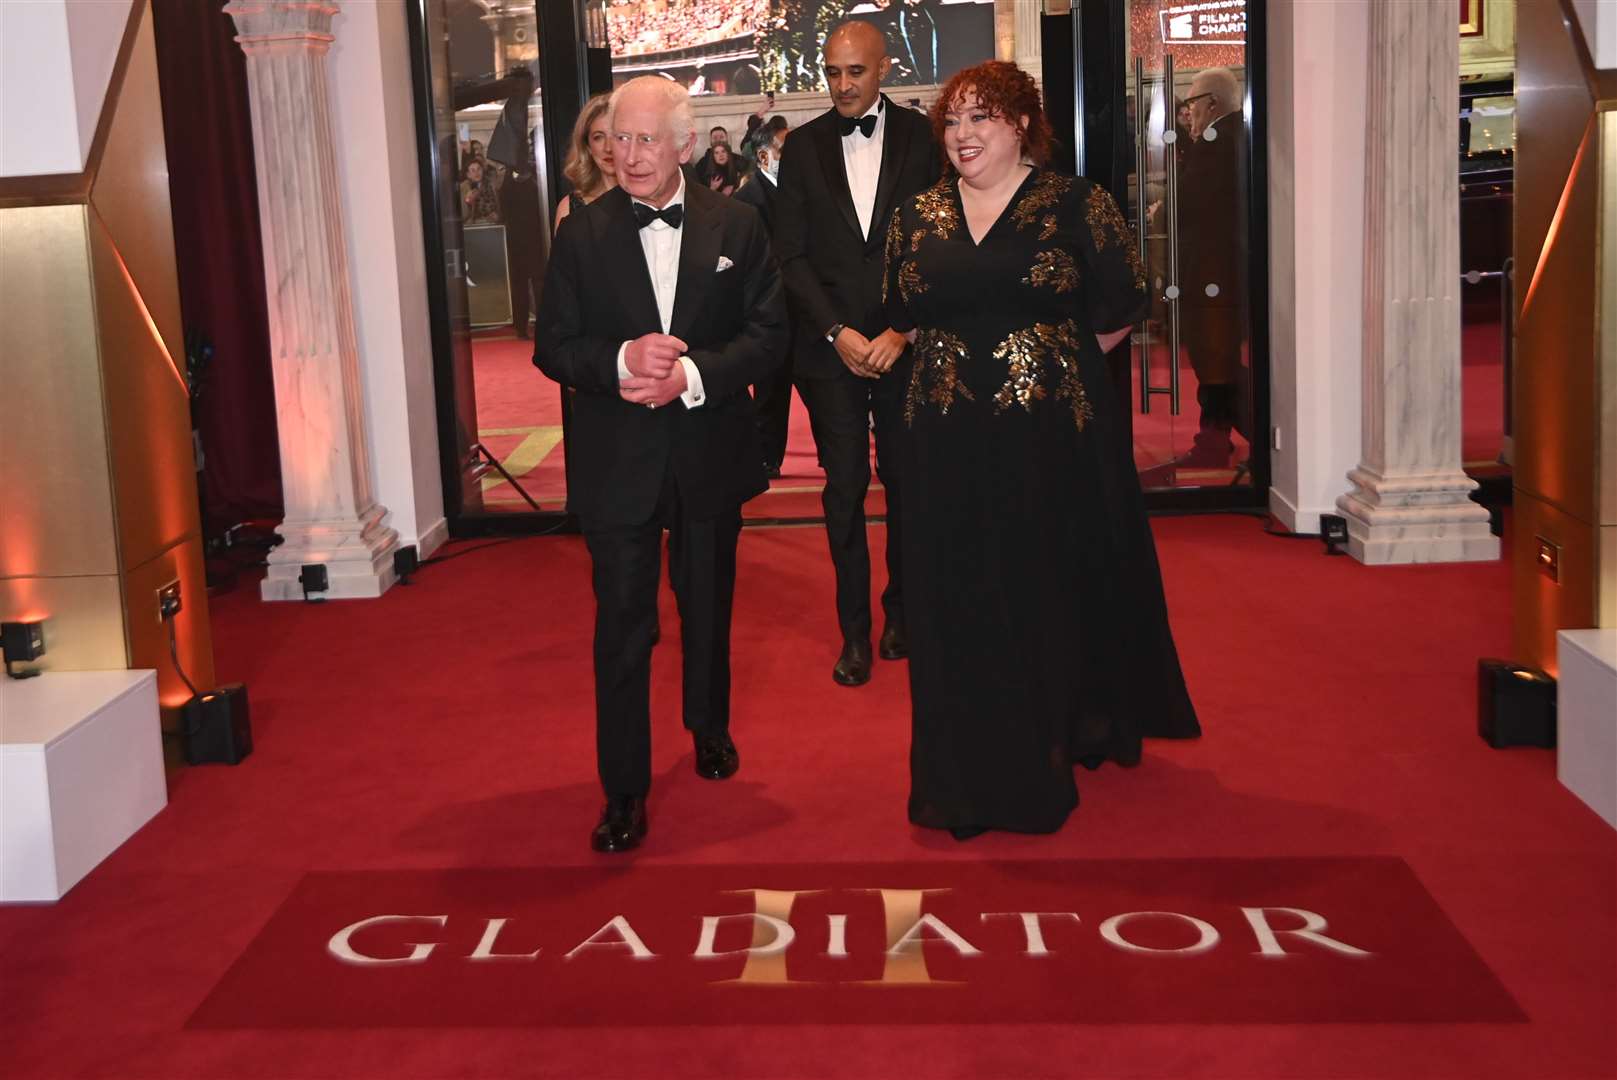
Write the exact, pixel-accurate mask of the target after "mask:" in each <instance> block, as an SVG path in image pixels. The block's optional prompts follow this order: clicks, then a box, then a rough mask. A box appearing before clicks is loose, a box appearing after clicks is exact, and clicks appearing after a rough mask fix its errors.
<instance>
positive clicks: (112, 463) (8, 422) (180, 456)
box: [0, 0, 215, 726]
mask: <svg viewBox="0 0 1617 1080" xmlns="http://www.w3.org/2000/svg"><path fill="white" fill-rule="evenodd" d="M160 109H161V105H160V98H159V96H158V85H157V68H156V53H155V50H154V47H153V41H152V30H151V14H150V5H148V4H146V3H144V2H141V0H137V3H136V4H135V6H134V8H133V11H132V13H131V21H130V25H129V28H128V29H127V30H126V32H125V35H124V41H123V43H122V45H121V47H120V51H119V59H118V65H117V69H116V70H115V72H114V74H113V77H112V81H111V84H110V86H109V89H108V92H107V98H106V103H105V105H104V106H103V109H102V115H101V119H100V122H99V124H98V126H97V133H96V141H95V146H94V148H93V149H92V152H91V165H90V168H89V169H88V170H86V172H85V173H84V174H83V175H82V176H80V177H77V178H71V179H72V180H73V182H72V183H65V182H64V181H63V178H61V177H41V178H12V179H8V180H6V181H4V183H3V184H0V374H3V376H4V379H5V384H4V385H5V393H4V394H0V430H4V432H5V439H4V440H3V441H0V500H3V501H0V513H3V514H4V516H5V529H4V535H3V537H0V545H3V546H0V614H4V615H5V616H7V617H25V618H26V617H40V616H43V617H44V618H45V620H46V630H45V633H46V649H47V651H46V653H45V655H44V656H43V657H41V658H40V660H39V665H40V666H41V667H42V668H45V669H53V668H54V669H56V670H73V669H95V668H124V667H138V668H155V669H156V670H157V671H158V683H159V698H160V700H161V701H162V702H163V704H164V705H165V707H166V708H167V709H168V710H172V708H173V707H174V706H176V705H178V704H179V703H181V702H183V701H184V700H185V698H186V696H187V695H188V691H187V690H185V688H184V684H183V683H182V681H181V680H180V678H179V675H178V674H177V673H176V672H175V671H174V667H173V664H172V663H171V661H170V659H169V649H168V631H167V628H166V627H165V626H164V625H163V623H162V621H161V620H160V619H159V618H158V615H157V591H158V589H160V588H161V587H162V586H164V585H166V584H168V583H169V582H171V581H174V580H178V581H179V582H180V584H181V594H182V597H183V601H182V604H183V606H182V610H181V612H180V614H179V615H178V616H177V617H176V619H175V622H174V628H175V636H176V641H177V643H178V651H179V654H180V658H181V661H182V663H183V664H184V665H185V668H186V671H187V673H188V674H189V675H190V676H191V678H192V681H193V682H194V683H195V684H196V685H197V686H198V687H211V686H213V685H214V680H215V674H214V667H213V646H212V640H211V635H210V629H209V622H208V596H207V583H206V581H205V580H204V570H203V559H202V539H201V527H200V523H199V520H198V519H199V511H198V507H197V493H196V472H195V462H194V459H193V456H192V449H191V422H190V409H189V400H188V393H187V390H186V386H185V379H184V374H183V369H182V367H181V366H179V365H181V364H183V354H182V351H181V350H182V349H183V340H182V329H181V322H180V306H179V287H178V281H177V277H176V272H175V261H174V237H173V232H172V223H171V215H170V206H169V192H168V166H167V161H166V158H165V154H164V145H163V125H162V115H161V111H160ZM168 719H169V720H170V721H172V719H173V718H172V716H171V717H169V718H168ZM170 726H172V724H171V723H170Z"/></svg>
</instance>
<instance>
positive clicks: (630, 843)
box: [590, 795, 646, 851]
mask: <svg viewBox="0 0 1617 1080" xmlns="http://www.w3.org/2000/svg"><path fill="white" fill-rule="evenodd" d="M645 836H646V800H645V798H644V797H642V796H639V795H608V796H607V798H606V806H605V807H603V808H602V809H601V823H600V824H599V825H597V826H595V831H594V832H592V833H590V847H592V848H594V849H595V850H596V851H628V850H630V849H631V848H637V847H639V846H640V841H641V840H643V839H645Z"/></svg>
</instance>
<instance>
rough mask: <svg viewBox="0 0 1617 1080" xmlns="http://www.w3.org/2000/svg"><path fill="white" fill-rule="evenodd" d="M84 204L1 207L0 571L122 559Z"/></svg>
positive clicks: (64, 571)
mask: <svg viewBox="0 0 1617 1080" xmlns="http://www.w3.org/2000/svg"><path fill="white" fill-rule="evenodd" d="M85 215H86V208H85V207H84V206H30V207H16V208H10V209H3V210H0V386H3V387H4V391H3V392H0V432H4V438H3V439H0V513H3V514H4V517H5V528H4V532H3V534H0V578H9V577H36V576H46V577H61V576H70V575H78V574H111V573H114V572H116V570H117V567H118V557H117V549H116V546H115V541H114V531H113V516H112V515H113V510H112V487H111V482H110V481H111V478H110V476H109V475H108V472H107V441H106V430H105V426H104V420H103V413H102V401H101V374H100V370H99V367H98V363H97V345H96V324H95V303H94V299H93V292H92V283H91V278H90V264H89V249H88V244H87V242H86V237H85Z"/></svg>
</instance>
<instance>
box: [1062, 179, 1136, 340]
mask: <svg viewBox="0 0 1617 1080" xmlns="http://www.w3.org/2000/svg"><path fill="white" fill-rule="evenodd" d="M1074 194H1075V195H1076V196H1077V198H1078V201H1079V206H1078V211H1079V214H1080V216H1081V217H1082V219H1083V220H1081V221H1080V222H1079V223H1078V254H1079V255H1080V256H1081V257H1082V258H1083V261H1084V285H1085V288H1084V299H1085V303H1086V304H1087V306H1088V309H1089V311H1088V315H1089V328H1090V329H1091V330H1093V331H1095V332H1096V333H1097V334H1105V333H1109V332H1111V331H1113V330H1121V329H1123V327H1125V326H1129V325H1131V324H1133V323H1136V322H1138V321H1139V320H1140V319H1142V318H1144V316H1145V313H1146V309H1147V307H1148V301H1147V297H1146V292H1145V267H1144V266H1143V265H1142V264H1141V263H1140V251H1139V247H1138V246H1137V244H1136V242H1135V239H1134V233H1133V232H1132V231H1131V230H1130V229H1129V227H1128V225H1127V223H1125V222H1124V220H1123V215H1122V214H1121V213H1120V212H1119V211H1118V209H1117V203H1116V202H1115V201H1113V199H1112V195H1111V192H1109V191H1107V190H1106V189H1105V188H1103V187H1100V186H1098V185H1094V184H1079V185H1077V190H1076V191H1075V192H1074Z"/></svg>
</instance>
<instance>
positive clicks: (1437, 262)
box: [1336, 3, 1499, 563]
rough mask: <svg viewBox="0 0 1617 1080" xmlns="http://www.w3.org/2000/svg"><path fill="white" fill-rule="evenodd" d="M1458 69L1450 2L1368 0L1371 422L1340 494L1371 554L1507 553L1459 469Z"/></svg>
mask: <svg viewBox="0 0 1617 1080" xmlns="http://www.w3.org/2000/svg"><path fill="white" fill-rule="evenodd" d="M1459 66H1460V59H1459V36H1458V34H1457V33H1456V32H1455V28H1454V12H1453V11H1452V10H1451V8H1450V6H1449V5H1445V4H1434V3H1416V4H1373V5H1371V9H1370V73H1369V75H1370V77H1369V85H1368V87H1367V90H1368V101H1367V106H1366V108H1367V113H1366V127H1365V133H1366V148H1365V149H1366V155H1365V156H1366V163H1365V166H1366V180H1365V249H1364V252H1365V277H1364V369H1363V373H1364V396H1363V420H1364V423H1363V429H1362V434H1361V451H1360V459H1359V466H1358V467H1357V468H1355V469H1353V470H1351V471H1350V472H1349V473H1348V479H1349V480H1351V481H1352V482H1353V485H1354V487H1353V490H1352V491H1350V492H1349V493H1348V494H1346V495H1344V496H1342V497H1341V498H1340V499H1338V500H1337V504H1336V505H1337V507H1338V508H1339V509H1340V510H1341V511H1342V513H1343V514H1344V515H1345V516H1346V518H1347V526H1348V550H1349V552H1350V553H1351V554H1352V555H1353V556H1354V557H1355V558H1357V559H1358V560H1359V561H1361V562H1365V563H1410V562H1462V561H1471V560H1481V559H1496V558H1498V557H1499V540H1498V538H1496V537H1494V536H1493V535H1491V534H1490V533H1489V531H1488V512H1487V511H1486V510H1485V509H1483V508H1482V507H1481V506H1479V505H1477V504H1476V503H1474V502H1472V501H1471V500H1470V498H1469V497H1468V496H1469V495H1470V493H1471V491H1472V490H1473V489H1475V487H1476V486H1477V485H1476V482H1475V481H1474V480H1472V479H1470V478H1469V477H1468V476H1466V475H1465V473H1464V471H1463V470H1462V469H1461V468H1460V301H1459V279H1460V255H1459V252H1460V194H1459V172H1458V168H1457V166H1456V164H1455V160H1456V159H1455V149H1454V148H1455V146H1457V145H1458V139H1459V131H1458V127H1457V125H1458V123H1459V121H1458V117H1457V113H1456V111H1455V108H1454V87H1455V80H1456V79H1457V78H1458V77H1459V74H1458V73H1459Z"/></svg>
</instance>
